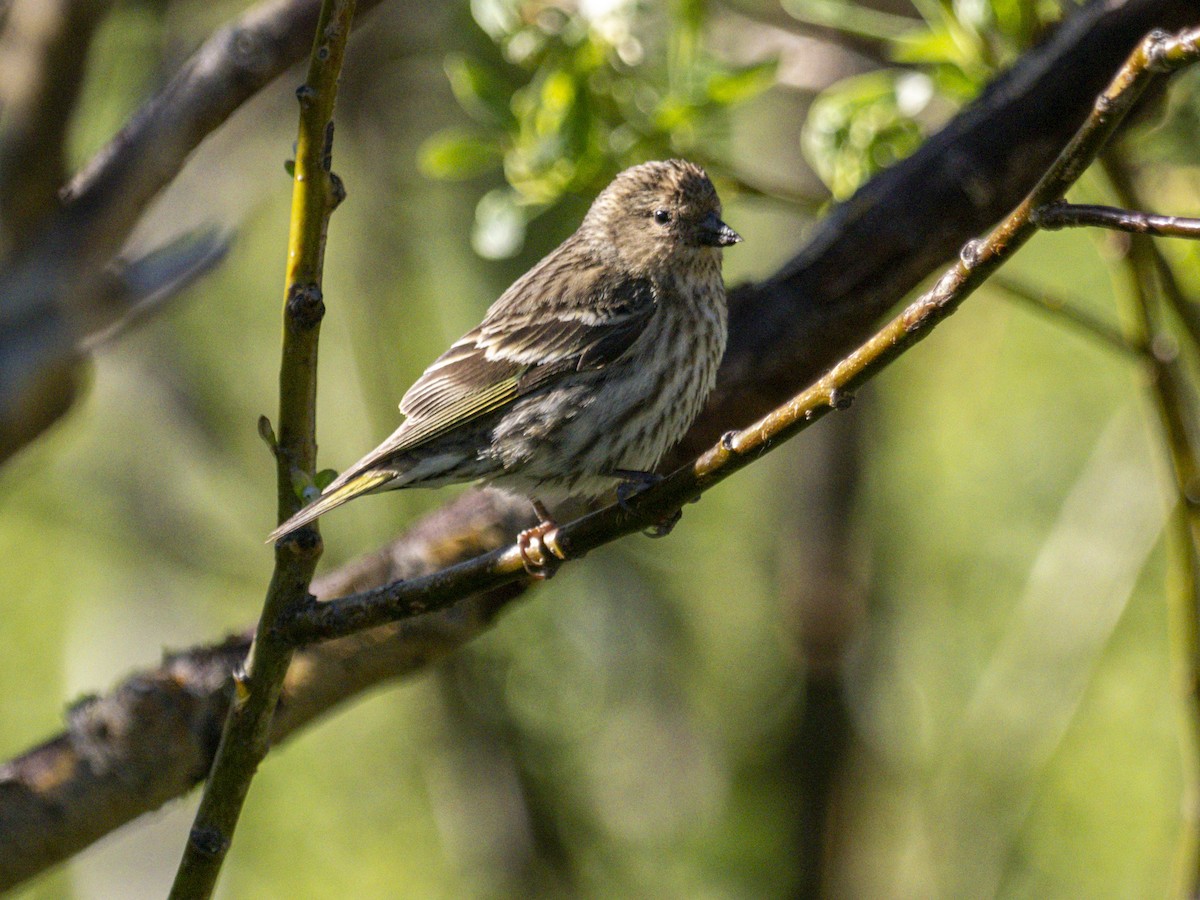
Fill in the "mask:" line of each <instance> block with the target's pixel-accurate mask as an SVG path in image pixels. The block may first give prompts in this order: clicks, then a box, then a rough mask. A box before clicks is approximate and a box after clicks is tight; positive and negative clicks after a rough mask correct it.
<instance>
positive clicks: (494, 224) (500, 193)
mask: <svg viewBox="0 0 1200 900" xmlns="http://www.w3.org/2000/svg"><path fill="white" fill-rule="evenodd" d="M526 221H527V219H526V215H525V210H524V209H522V207H521V205H520V203H519V202H518V200H517V195H516V193H515V192H514V191H512V190H511V189H509V188H497V189H496V190H493V191H488V192H487V193H486V194H484V195H483V197H481V198H480V200H479V204H478V205H477V206H476V207H475V229H474V231H473V232H472V234H471V244H472V245H473V246H474V248H475V252H476V253H478V254H479V255H480V256H482V257H484V258H485V259H506V258H508V257H510V256H513V255H514V254H516V253H517V251H519V250H520V249H521V246H522V245H523V244H524V243H525V224H526Z"/></svg>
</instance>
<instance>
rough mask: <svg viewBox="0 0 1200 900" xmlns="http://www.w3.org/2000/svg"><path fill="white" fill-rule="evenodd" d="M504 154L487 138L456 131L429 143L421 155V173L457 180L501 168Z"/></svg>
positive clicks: (437, 136) (423, 145) (443, 132)
mask: <svg viewBox="0 0 1200 900" xmlns="http://www.w3.org/2000/svg"><path fill="white" fill-rule="evenodd" d="M503 158H504V154H503V151H501V149H500V148H499V147H498V146H496V144H495V142H494V141H492V140H489V139H488V138H486V137H484V136H482V135H479V134H476V133H472V132H468V131H460V130H455V129H447V130H446V131H441V132H439V133H437V134H435V135H433V137H431V138H429V139H428V140H426V141H425V142H424V143H423V144H422V145H421V149H420V152H419V153H418V157H417V159H418V164H419V165H420V167H421V171H422V172H423V173H424V174H425V175H427V176H429V177H430V178H440V179H443V180H448V181H454V180H462V179H466V178H474V177H475V176H477V175H481V174H483V173H484V172H490V171H492V170H494V169H497V168H499V166H500V162H501V160H502V159H503Z"/></svg>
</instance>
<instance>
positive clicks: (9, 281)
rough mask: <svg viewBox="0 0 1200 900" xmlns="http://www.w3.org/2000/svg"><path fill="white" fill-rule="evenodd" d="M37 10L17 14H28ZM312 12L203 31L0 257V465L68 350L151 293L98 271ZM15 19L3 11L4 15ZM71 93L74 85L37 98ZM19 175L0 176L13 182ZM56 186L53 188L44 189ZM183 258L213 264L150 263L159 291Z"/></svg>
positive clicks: (278, 13)
mask: <svg viewBox="0 0 1200 900" xmlns="http://www.w3.org/2000/svg"><path fill="white" fill-rule="evenodd" d="M42 2H43V0H29V4H28V5H30V6H32V7H34V8H35V9H36V8H40V5H41V4H42ZM64 2H65V0H64ZM379 2H380V0H363V2H362V4H361V6H362V8H363V11H364V12H365V11H366V10H367V9H369V8H372V7H374V6H377V5H378V4H379ZM68 5H70V4H68ZM75 6H78V7H80V8H85V7H87V6H88V4H87V3H77V4H75ZM318 7H319V3H318V2H317V0H271V2H267V3H262V4H260V5H259V6H256V7H254V8H252V9H251V10H250V11H249V12H247V13H246V14H245V15H243V16H242V17H241V18H240V19H238V20H237V21H235V22H234V23H233V24H231V25H229V26H227V27H226V28H223V29H221V30H220V31H218V32H217V33H216V34H214V35H213V36H212V37H211V38H210V39H209V40H208V41H206V42H205V44H204V45H203V46H202V47H201V48H200V49H199V50H198V51H197V52H196V53H195V54H194V55H193V56H192V57H191V59H190V60H188V62H187V63H186V64H185V65H184V67H183V68H182V69H180V71H179V72H178V73H176V75H175V76H174V77H173V78H172V79H171V80H170V82H168V83H167V85H166V86H165V87H164V88H163V89H162V91H160V92H159V93H158V94H157V95H156V96H155V97H154V98H153V99H151V100H150V101H149V102H148V103H147V104H146V105H145V106H143V107H142V108H141V109H140V110H139V111H138V113H137V115H135V116H134V118H133V119H132V120H131V121H130V122H129V124H128V125H126V126H125V128H124V129H122V131H121V133H120V134H118V135H117V136H116V137H115V138H114V139H113V140H112V142H111V143H110V144H109V145H108V146H107V147H106V148H104V150H102V151H101V152H100V153H99V154H97V155H96V157H95V158H94V159H93V160H92V161H91V162H90V163H89V164H88V165H87V166H86V167H85V168H84V169H83V171H81V172H80V173H79V174H78V175H76V176H75V178H74V179H72V181H71V183H70V185H68V186H67V187H66V189H65V190H64V191H63V194H62V199H61V204H58V203H56V204H55V205H54V206H53V207H52V208H50V209H48V210H47V214H46V215H44V216H41V217H40V219H39V221H38V222H37V223H36V224H35V225H34V226H32V227H31V228H30V229H29V233H30V237H29V238H28V240H27V241H26V242H25V243H24V245H23V247H22V249H21V250H20V252H18V253H16V254H15V255H13V256H11V257H10V258H8V259H6V260H5V262H4V267H3V271H2V272H0V297H3V300H4V302H3V304H0V462H3V461H4V460H5V459H7V458H8V457H9V456H11V455H12V454H13V453H15V452H16V451H17V450H19V449H20V448H21V447H23V446H24V445H25V444H27V443H29V442H30V441H32V440H33V439H35V438H36V437H37V436H38V435H39V434H41V432H42V431H44V430H45V429H46V428H48V427H49V426H50V425H52V424H53V423H54V422H55V421H56V420H57V419H58V418H59V417H60V416H62V415H63V414H64V413H65V412H66V411H67V410H68V409H69V408H70V405H71V402H72V400H73V399H74V395H75V389H76V383H77V377H78V368H79V365H80V363H81V362H82V358H81V354H80V352H79V345H80V342H81V341H84V340H85V339H87V338H88V337H90V336H92V335H94V334H96V333H97V332H101V331H106V330H108V329H111V328H112V327H113V326H114V324H115V323H117V322H119V321H120V320H121V319H122V318H123V317H124V316H125V315H126V314H127V313H128V312H129V311H130V309H131V308H133V307H134V306H136V304H137V303H139V302H140V301H141V300H143V299H144V298H145V296H146V295H154V294H156V293H158V292H160V291H161V286H150V287H147V286H145V285H143V286H142V289H141V290H137V291H131V290H129V289H128V287H127V286H126V285H124V284H123V283H122V282H121V281H120V278H119V274H120V270H123V269H125V268H128V267H129V266H136V265H138V263H139V262H140V261H138V260H133V261H127V262H125V263H122V264H121V266H120V267H119V270H118V271H117V272H114V271H113V270H111V269H110V265H111V264H112V263H114V261H115V256H116V254H117V253H118V251H119V250H120V248H121V246H122V245H123V244H124V243H125V241H126V239H127V238H128V237H129V234H130V232H131V231H132V230H133V227H134V225H135V224H136V223H137V221H138V219H139V217H140V216H141V215H142V213H143V212H145V210H146V208H147V207H148V206H149V204H150V202H151V201H152V200H153V199H154V198H155V197H156V196H157V195H158V193H159V191H160V190H162V188H163V187H165V186H166V185H167V184H169V183H170V182H171V180H172V179H174V178H175V176H176V175H178V174H179V171H180V170H181V169H182V168H183V165H184V163H185V162H186V161H187V158H188V156H189V155H190V154H191V152H192V151H193V150H194V149H196V147H197V145H199V143H200V141H202V140H203V139H204V138H205V137H206V136H207V135H208V134H210V133H211V132H212V131H213V130H214V129H215V128H216V127H217V126H218V125H220V124H221V123H222V122H224V121H225V120H226V119H227V118H228V117H229V116H230V115H231V114H232V113H233V112H234V111H236V110H237V109H238V108H239V107H240V106H241V105H242V104H243V103H245V102H246V101H247V100H248V99H250V97H252V96H254V94H256V93H257V92H258V91H259V90H261V89H262V88H263V87H264V86H266V85H267V84H268V83H269V82H270V81H272V80H273V79H274V78H276V77H277V76H278V75H280V74H281V73H282V72H283V71H284V70H286V69H287V68H289V67H290V66H292V65H293V64H295V63H297V62H299V61H300V60H302V59H303V58H304V55H305V54H306V53H307V52H308V49H309V45H310V40H311V38H312V33H313V28H314V27H315V25H316V21H317V10H318ZM16 12H17V9H16V8H15V7H14V9H13V11H12V13H10V16H11V15H13V14H15V13H16ZM71 40H75V41H82V38H80V37H78V36H73V37H72V38H71ZM76 46H78V44H76ZM43 74H44V77H46V78H54V77H56V73H54V72H46V73H43ZM57 76H61V77H64V78H65V77H67V76H71V77H75V78H76V79H77V78H78V76H79V72H78V71H77V70H75V69H73V68H72V67H71V66H66V67H65V68H64V70H63V72H60V73H57ZM68 87H69V88H70V90H68ZM77 90H78V84H77V83H76V84H75V85H73V86H70V85H68V86H67V87H56V88H54V90H53V91H51V90H50V88H47V89H46V90H45V91H43V93H45V94H50V93H54V94H55V95H57V94H66V93H74V92H75V91H77ZM53 122H57V119H54V120H53ZM49 127H50V126H49V125H45V126H43V127H42V128H41V130H42V131H43V132H45V131H47V130H49ZM6 135H7V131H6ZM43 136H45V135H44V134H43ZM17 137H19V136H18V135H14V137H13V140H14V141H15V140H17ZM6 139H7V138H6ZM60 142H61V136H60ZM2 143H3V142H2V141H0V144H2ZM18 143H20V142H19V141H18ZM14 146H15V145H14ZM40 149H41V151H42V152H44V153H46V154H48V155H49V156H50V157H54V156H55V155H56V154H57V155H61V153H62V148H61V146H59V147H57V148H51V147H43V148H40ZM13 152H15V150H14V151H13ZM20 174H21V173H19V172H15V171H14V172H13V173H11V174H9V175H0V178H6V179H9V180H19V178H20ZM42 187H43V188H44V187H45V184H44V183H42ZM60 187H62V185H61V182H59V183H58V184H55V185H54V190H55V191H56V192H57V191H58V189H59V188H60ZM195 258H201V259H204V260H207V261H209V262H211V261H212V258H213V257H212V256H211V255H209V254H199V256H198V257H196V256H193V255H192V254H190V253H189V254H185V257H184V259H183V260H182V261H174V264H173V265H170V266H166V265H165V264H166V263H167V262H171V261H170V260H167V259H165V258H163V257H162V256H161V255H160V256H158V257H157V263H158V264H159V265H160V266H161V267H164V268H167V269H169V270H170V271H169V275H168V277H167V279H166V282H167V283H171V284H172V285H174V286H175V287H176V288H178V286H179V285H180V284H181V283H183V282H184V281H187V280H188V279H187V278H181V274H188V275H190V276H192V277H194V276H195V275H196V274H200V272H202V271H205V270H204V269H203V268H201V269H195V268H189V267H188V265H187V262H189V261H194V259H195Z"/></svg>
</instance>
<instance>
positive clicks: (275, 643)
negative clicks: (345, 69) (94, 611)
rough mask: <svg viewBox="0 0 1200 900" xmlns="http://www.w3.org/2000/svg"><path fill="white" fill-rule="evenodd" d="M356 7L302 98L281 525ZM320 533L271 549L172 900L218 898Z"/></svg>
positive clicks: (301, 448)
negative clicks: (282, 632) (288, 631)
mask: <svg viewBox="0 0 1200 900" xmlns="http://www.w3.org/2000/svg"><path fill="white" fill-rule="evenodd" d="M354 7H355V0H325V2H324V3H323V4H322V6H321V15H320V17H319V18H318V20H317V27H316V36H315V38H314V40H313V47H312V54H311V56H310V60H309V66H308V77H307V78H306V79H305V82H304V84H303V86H301V87H300V89H299V90H298V91H297V92H296V96H297V98H298V99H299V101H300V128H299V137H298V138H297V141H296V161H295V169H294V180H293V189H292V221H291V232H290V234H289V237H288V252H287V277H286V286H285V291H284V304H283V322H284V328H283V362H282V365H281V367H280V373H279V441H278V444H277V446H276V447H275V458H276V469H277V477H276V483H277V488H278V500H279V520H280V521H281V522H282V521H283V520H284V519H286V518H287V517H288V516H290V515H291V514H292V513H293V512H295V511H296V509H297V508H298V507H299V498H298V497H297V496H296V490H295V487H294V485H295V483H296V473H297V472H300V473H304V474H306V475H307V476H308V477H309V478H310V479H311V477H312V474H313V472H315V471H316V462H317V437H316V435H317V343H318V337H319V335H320V326H321V319H322V318H323V317H324V314H325V305H324V302H323V300H322V295H321V283H322V275H323V270H324V265H325V236H326V233H327V230H328V227H329V217H330V216H331V215H332V214H333V211H334V210H335V209H336V208H337V206H338V204H340V203H341V201H342V199H343V197H344V196H345V191H344V189H343V188H342V184H341V181H340V180H339V179H338V177H337V176H336V175H334V174H333V171H332V169H331V168H330V167H331V165H332V158H333V110H334V106H335V104H336V101H337V88H338V79H339V77H340V75H341V71H342V60H343V59H344V58H345V52H346V42H347V41H348V40H349V38H350V26H351V23H352V22H353V21H354ZM321 549H322V545H321V539H320V534H319V532H317V530H316V529H315V528H307V529H303V530H302V531H301V533H299V534H296V535H293V536H292V537H291V538H290V539H288V540H282V541H279V542H278V543H277V544H276V546H275V571H274V574H273V575H272V576H271V585H270V587H269V588H268V590H267V597H266V600H265V601H264V602H263V608H262V615H261V617H260V619H259V625H258V629H257V630H256V632H255V637H254V641H253V643H252V644H251V645H250V652H249V654H248V655H247V658H246V666H245V670H244V672H242V673H238V674H237V675H235V678H234V688H235V689H234V694H233V700H232V701H231V704H230V707H229V716H228V718H227V719H226V721H225V729H224V731H223V732H222V734H221V742H220V744H218V745H217V753H216V757H215V758H214V759H213V765H212V771H211V772H210V773H209V775H208V781H207V783H206V784H205V788H204V795H203V797H201V799H200V808H199V810H197V812H196V820H195V822H194V823H193V825H192V829H191V832H190V833H189V834H188V841H187V846H186V848H185V849H184V853H183V859H182V861H181V862H180V864H179V870H178V872H176V875H175V883H174V885H173V886H172V888H171V897H172V898H174V900H190V898H198V900H205V898H208V897H210V896H212V892H213V890H214V888H215V887H216V883H217V876H218V875H220V872H221V865H222V863H224V861H225V855H226V853H227V852H228V850H229V846H230V844H231V842H232V841H233V833H234V829H235V828H236V827H237V822H238V818H239V817H240V815H241V812H242V806H243V805H244V804H245V801H246V794H247V793H248V792H249V790H250V782H251V781H252V780H253V779H254V773H255V772H256V771H257V770H258V765H259V763H261V762H262V760H263V759H264V757H266V755H267V750H268V748H269V746H270V737H271V719H272V718H273V717H274V715H275V708H276V706H277V705H278V703H279V697H280V694H281V692H282V690H283V681H284V677H285V676H286V675H287V671H288V667H289V666H290V665H291V662H292V647H291V646H290V645H289V644H288V643H287V642H285V641H283V640H281V639H280V636H279V635H278V634H277V633H276V632H275V630H274V629H273V628H272V627H271V625H272V623H273V622H275V621H277V620H278V619H279V618H280V617H281V616H282V615H284V614H285V613H286V612H287V611H288V610H289V609H292V608H294V607H295V606H297V605H298V604H301V603H303V602H304V601H305V600H306V599H307V598H308V585H309V582H310V581H311V580H312V574H313V572H314V571H315V570H316V567H317V561H318V560H319V559H320V558H321Z"/></svg>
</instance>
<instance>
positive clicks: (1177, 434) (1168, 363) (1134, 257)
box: [1100, 152, 1200, 895]
mask: <svg viewBox="0 0 1200 900" xmlns="http://www.w3.org/2000/svg"><path fill="white" fill-rule="evenodd" d="M1100 163H1101V166H1102V168H1103V169H1104V172H1105V175H1106V176H1107V178H1108V181H1109V184H1110V185H1111V187H1112V189H1113V192H1114V193H1115V194H1116V197H1117V200H1118V202H1119V203H1121V204H1123V205H1127V206H1133V205H1135V204H1136V202H1137V198H1136V192H1135V190H1134V188H1133V181H1132V178H1130V177H1129V174H1128V172H1127V170H1126V166H1125V165H1124V163H1123V161H1122V160H1121V158H1120V156H1119V154H1118V153H1116V152H1107V153H1104V154H1102V155H1101V157H1100ZM1152 244H1153V242H1152V241H1150V240H1149V238H1147V237H1143V236H1140V235H1138V236H1135V237H1133V238H1132V239H1131V240H1130V242H1129V252H1128V253H1127V254H1126V255H1125V259H1124V263H1125V269H1126V272H1127V275H1128V279H1127V280H1128V286H1129V287H1128V291H1127V293H1128V295H1129V298H1130V302H1129V304H1128V305H1129V307H1130V310H1131V313H1132V315H1131V316H1130V325H1129V330H1130V332H1131V333H1130V339H1131V340H1133V341H1136V342H1139V343H1144V344H1147V345H1149V346H1150V347H1152V348H1154V347H1159V348H1163V347H1164V346H1165V347H1168V348H1173V347H1174V339H1173V337H1170V336H1169V332H1168V331H1167V330H1166V328H1165V325H1164V323H1163V321H1162V316H1161V310H1160V307H1161V303H1160V302H1159V301H1160V298H1159V297H1158V296H1157V294H1158V292H1157V291H1156V290H1155V276H1156V269H1157V265H1156V262H1155V258H1154V248H1153V246H1152ZM1147 369H1148V372H1149V374H1150V377H1149V378H1148V379H1147V381H1148V385H1149V389H1150V394H1151V397H1152V398H1153V400H1154V406H1155V410H1156V411H1157V413H1158V418H1159V421H1160V423H1161V425H1162V430H1163V436H1164V438H1165V442H1166V445H1167V450H1168V454H1169V458H1170V462H1171V467H1172V474H1173V475H1174V481H1175V490H1176V496H1177V504H1176V506H1177V510H1176V512H1175V513H1174V514H1173V515H1171V516H1170V518H1169V519H1168V522H1167V539H1168V545H1169V546H1170V547H1171V549H1172V550H1173V551H1174V552H1173V553H1172V554H1171V561H1172V567H1171V568H1172V571H1173V572H1174V573H1177V579H1176V580H1177V584H1173V585H1168V590H1167V611H1168V616H1169V621H1170V624H1171V630H1170V656H1171V664H1172V665H1171V668H1172V673H1173V675H1174V676H1175V678H1176V681H1177V685H1178V692H1179V698H1180V700H1181V701H1182V708H1183V709H1186V710H1188V715H1187V717H1186V721H1185V723H1184V724H1183V726H1182V727H1181V729H1180V740H1181V743H1182V744H1183V748H1182V749H1183V751H1184V754H1185V755H1184V759H1185V760H1188V761H1189V762H1191V764H1190V765H1186V766H1185V769H1184V773H1183V778H1184V790H1183V794H1184V797H1183V801H1182V802H1181V804H1180V805H1181V808H1183V809H1185V810H1189V811H1191V812H1190V814H1187V815H1185V816H1184V817H1183V823H1182V825H1183V828H1184V836H1183V838H1182V839H1181V840H1180V842H1179V843H1180V854H1181V859H1180V862H1179V865H1178V871H1179V875H1178V878H1179V881H1180V884H1181V888H1182V891H1183V892H1184V893H1187V894H1189V895H1194V894H1195V888H1196V884H1197V881H1198V877H1200V876H1198V873H1197V872H1196V870H1195V867H1196V864H1197V862H1200V860H1197V859H1196V858H1194V855H1195V850H1196V839H1197V819H1196V813H1195V808H1196V802H1197V799H1198V797H1200V784H1198V782H1197V771H1196V766H1195V763H1194V761H1192V760H1193V758H1194V755H1195V752H1196V750H1197V743H1198V742H1197V737H1198V735H1197V728H1198V726H1200V711H1198V709H1197V704H1198V703H1200V632H1198V631H1197V627H1198V623H1200V496H1198V494H1200V448H1198V447H1197V445H1196V442H1195V440H1194V436H1195V428H1196V422H1195V416H1194V413H1193V412H1192V410H1194V409H1195V404H1194V402H1192V399H1191V397H1190V396H1189V386H1188V384H1187V378H1186V374H1185V373H1184V371H1183V367H1182V365H1181V364H1180V361H1179V359H1178V354H1177V353H1176V352H1175V351H1174V350H1173V349H1167V350H1164V349H1159V350H1158V351H1157V352H1154V353H1152V354H1151V355H1150V356H1149V357H1148V359H1147Z"/></svg>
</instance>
